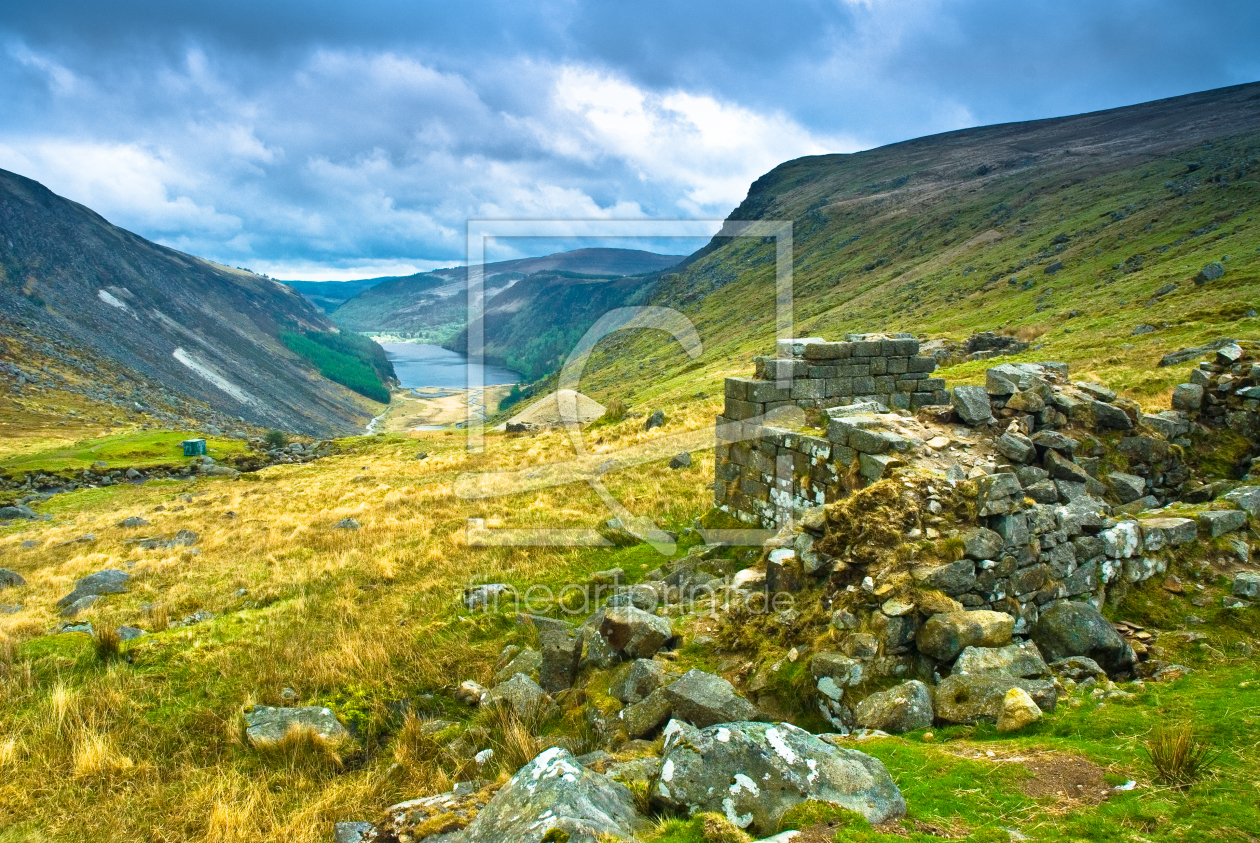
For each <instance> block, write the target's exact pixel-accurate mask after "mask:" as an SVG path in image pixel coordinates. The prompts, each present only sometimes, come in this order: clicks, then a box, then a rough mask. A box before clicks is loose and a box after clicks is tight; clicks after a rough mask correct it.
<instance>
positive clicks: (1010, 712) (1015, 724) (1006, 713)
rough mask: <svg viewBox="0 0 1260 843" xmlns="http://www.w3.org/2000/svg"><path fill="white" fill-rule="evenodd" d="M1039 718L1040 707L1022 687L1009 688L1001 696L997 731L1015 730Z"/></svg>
mask: <svg viewBox="0 0 1260 843" xmlns="http://www.w3.org/2000/svg"><path fill="white" fill-rule="evenodd" d="M1040 719H1041V709H1040V708H1039V707H1038V706H1037V703H1036V702H1034V701H1033V698H1032V697H1031V696H1029V694H1028V692H1027V691H1025V690H1024V689H1023V688H1011V689H1010V690H1009V691H1007V692H1006V696H1004V697H1002V713H1001V714H999V715H998V721H997V730H998V731H999V732H1015V731H1018V730H1020V729H1022V728H1024V727H1025V726H1029V725H1031V724H1033V723H1036V722H1037V721H1038V720H1040Z"/></svg>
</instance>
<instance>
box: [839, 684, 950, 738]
mask: <svg viewBox="0 0 1260 843" xmlns="http://www.w3.org/2000/svg"><path fill="white" fill-rule="evenodd" d="M853 715H854V718H855V719H856V721H857V724H858V725H859V726H861V727H862V728H864V729H879V730H881V731H884V732H888V733H889V734H893V735H900V734H902V733H903V732H913V731H914V730H915V729H926V728H927V727H928V726H931V725H932V716H933V715H932V692H931V690H930V689H929V688H928V686H927V685H925V684H923V683H922V682H920V681H919V680H917V679H912V680H910V681H909V682H903V683H902V684H900V685H898V686H897V687H895V688H889V689H888V690H887V691H880V692H879V693H875V694H871V695H870V696H869V697H867V698H866V699H864V700H862V701H861V702H860V703H858V704H857V706H856V707H855V708H854V709H853Z"/></svg>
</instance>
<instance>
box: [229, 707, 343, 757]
mask: <svg viewBox="0 0 1260 843" xmlns="http://www.w3.org/2000/svg"><path fill="white" fill-rule="evenodd" d="M290 732H295V733H300V732H306V733H309V734H311V735H313V736H314V737H316V738H318V739H320V740H324V741H328V742H330V743H340V742H343V741H347V740H349V738H350V733H349V732H347V731H346V727H345V726H342V725H341V722H340V721H339V720H337V715H335V714H333V713H332V709H328V708H323V707H321V706H317V705H311V706H303V707H301V708H273V707H271V706H268V705H255V706H250V707H249V708H247V709H246V710H245V739H246V740H247V741H249V743H250V746H253V747H255V748H256V749H265V748H267V747H272V746H275V745H277V744H279V743H280V742H281V741H282V740H283V739H284V737H285V735H287V734H289V733H290Z"/></svg>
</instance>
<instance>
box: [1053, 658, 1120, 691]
mask: <svg viewBox="0 0 1260 843" xmlns="http://www.w3.org/2000/svg"><path fill="white" fill-rule="evenodd" d="M1050 671H1051V672H1052V673H1053V674H1054V675H1055V676H1057V677H1058V678H1059V679H1062V680H1065V681H1066V680H1068V679H1071V680H1072V681H1073V682H1075V683H1076V684H1078V685H1079V684H1080V683H1082V682H1084V681H1086V680H1087V679H1092V680H1094V681H1095V682H1101V681H1103V680H1104V679H1106V678H1107V671H1105V670H1103V669H1102V668H1101V667H1099V666H1098V662H1096V661H1094V660H1093V659H1091V658H1087V657H1085V656H1069V657H1068V658H1066V659H1059V660H1058V661H1056V662H1053V663H1051V665H1050Z"/></svg>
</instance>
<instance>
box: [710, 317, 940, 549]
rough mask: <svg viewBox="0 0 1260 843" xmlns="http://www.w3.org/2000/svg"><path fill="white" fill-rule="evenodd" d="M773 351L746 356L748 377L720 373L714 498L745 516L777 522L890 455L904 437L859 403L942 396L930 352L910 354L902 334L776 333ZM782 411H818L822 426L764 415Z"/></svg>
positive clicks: (892, 460) (905, 404)
mask: <svg viewBox="0 0 1260 843" xmlns="http://www.w3.org/2000/svg"><path fill="white" fill-rule="evenodd" d="M778 352H779V356H777V357H758V358H756V359H755V365H756V372H755V376H754V377H752V378H727V379H726V406H725V408H724V410H723V413H722V415H721V416H720V417H719V418H718V420H717V424H718V444H717V472H716V473H717V477H716V482H715V486H714V498H715V503H716V505H717V506H718V507H719V508H720V509H722V510H723V511H724V512H727V513H729V514H731V515H733V516H735V517H736V518H738V519H740V520H741V521H744V522H746V523H749V524H757V525H760V526H762V527H766V528H774V527H776V526H779V525H781V524H782V523H783V522H784V521H785V518H784V515H785V513H790V512H792V511H798V512H799V511H800V510H802V509H805V508H808V507H812V506H818V505H820V504H824V503H830V502H831V501H834V500H837V499H838V498H840V497H843V495H844V494H846V493H847V487H846V485H845V483H844V482H843V478H846V477H849V478H852V482H851V483H850V485H852V484H853V483H858V484H860V482H861V481H860V479H859V478H861V479H865V480H875V479H878V478H879V477H880V476H882V474H883V471H884V470H886V469H887V468H890V467H892V466H893V465H895V464H897V463H898V462H899V458H898V457H897V456H896V452H897V451H899V450H903V449H904V448H903V446H904V441H902V440H901V439H900V437H899V434H897V433H896V432H895V431H892V430H886V429H884V428H885V426H886V423H885V422H884V421H882V420H881V419H879V418H877V417H875V416H874V414H873V413H870V412H865V410H871V411H875V410H881V409H886V408H891V409H900V410H915V409H918V408H919V407H923V406H928V405H933V404H948V403H949V394H948V392H946V390H945V381H944V380H942V379H940V378H933V377H932V376H931V375H932V372H933V371H935V369H936V359H935V358H933V357H929V356H920V355H919V341H918V340H917V339H915V338H914V337H913V336H912V335H910V334H892V335H875V334H850V335H848V336H847V337H846V338H845V340H844V341H842V342H828V341H826V340H824V339H821V338H819V337H810V338H806V339H798V340H782V341H780V343H779V348H778ZM846 408H851V409H852V410H853V412H846ZM790 410H805V411H815V412H816V413H817V412H819V411H822V412H823V413H826V414H827V415H826V417H824V420H823V421H822V422H821V423H823V424H825V425H826V433H825V435H822V436H817V435H807V434H802V433H799V432H796V431H793V430H791V429H789V428H788V427H786V426H784V425H781V424H778V423H776V422H775V421H774V419H775V417H776V414H782V413H784V412H785V411H790ZM837 417H845V420H844V421H837Z"/></svg>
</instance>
